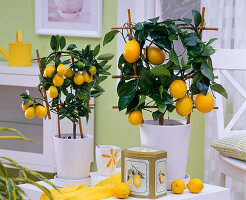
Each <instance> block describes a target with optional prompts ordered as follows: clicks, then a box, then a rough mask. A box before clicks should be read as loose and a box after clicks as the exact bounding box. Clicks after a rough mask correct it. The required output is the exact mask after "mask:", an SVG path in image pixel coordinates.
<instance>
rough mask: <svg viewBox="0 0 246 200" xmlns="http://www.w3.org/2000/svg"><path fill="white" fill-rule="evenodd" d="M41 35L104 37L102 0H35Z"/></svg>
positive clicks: (37, 27)
mask: <svg viewBox="0 0 246 200" xmlns="http://www.w3.org/2000/svg"><path fill="white" fill-rule="evenodd" d="M35 29H36V30H35V31H36V34H41V35H63V36H77V37H102V0H35Z"/></svg>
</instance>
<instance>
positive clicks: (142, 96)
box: [137, 95, 146, 107]
mask: <svg viewBox="0 0 246 200" xmlns="http://www.w3.org/2000/svg"><path fill="white" fill-rule="evenodd" d="M145 100H146V96H145V95H140V100H139V102H138V105H137V107H138V106H140V105H141V104H143V103H144V102H145Z"/></svg>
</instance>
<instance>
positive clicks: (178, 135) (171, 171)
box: [140, 119, 191, 180]
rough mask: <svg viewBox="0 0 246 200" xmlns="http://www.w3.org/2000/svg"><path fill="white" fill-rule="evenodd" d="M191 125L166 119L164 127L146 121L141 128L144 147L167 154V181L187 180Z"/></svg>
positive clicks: (151, 121) (182, 121) (154, 122)
mask: <svg viewBox="0 0 246 200" xmlns="http://www.w3.org/2000/svg"><path fill="white" fill-rule="evenodd" d="M190 129H191V124H186V121H184V120H172V119H166V120H165V122H164V125H163V126H160V125H159V124H158V121H153V120H144V123H143V124H142V125H141V126H140V138H141V145H142V147H146V148H153V149H160V150H165V151H166V152H167V179H168V180H175V179H185V175H186V164H187V157H188V150H189V141H190Z"/></svg>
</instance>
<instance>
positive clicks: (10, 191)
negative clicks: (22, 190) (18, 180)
mask: <svg viewBox="0 0 246 200" xmlns="http://www.w3.org/2000/svg"><path fill="white" fill-rule="evenodd" d="M6 186H7V191H8V195H9V198H8V199H9V200H16V192H15V183H14V182H13V180H12V179H11V178H7V179H6Z"/></svg>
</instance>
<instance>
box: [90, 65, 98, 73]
mask: <svg viewBox="0 0 246 200" xmlns="http://www.w3.org/2000/svg"><path fill="white" fill-rule="evenodd" d="M89 72H90V74H91V75H94V74H96V73H97V68H96V67H95V66H94V65H92V66H90V68H89Z"/></svg>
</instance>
